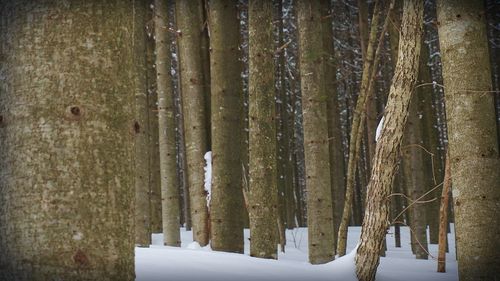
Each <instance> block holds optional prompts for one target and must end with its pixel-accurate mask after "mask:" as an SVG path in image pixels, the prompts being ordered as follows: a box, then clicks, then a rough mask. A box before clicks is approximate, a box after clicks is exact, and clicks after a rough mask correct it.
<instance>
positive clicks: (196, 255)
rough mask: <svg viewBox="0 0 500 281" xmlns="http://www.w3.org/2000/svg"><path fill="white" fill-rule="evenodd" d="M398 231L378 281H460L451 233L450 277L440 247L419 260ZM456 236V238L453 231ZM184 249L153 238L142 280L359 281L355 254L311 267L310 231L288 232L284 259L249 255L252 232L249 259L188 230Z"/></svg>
mask: <svg viewBox="0 0 500 281" xmlns="http://www.w3.org/2000/svg"><path fill="white" fill-rule="evenodd" d="M360 230H361V228H360V227H350V228H349V239H348V247H347V250H348V252H349V251H352V250H353V249H354V247H356V244H357V242H358V238H359V235H360ZM392 231H393V229H391V231H389V233H388V234H387V247H388V250H387V254H386V257H382V258H381V264H380V266H379V270H378V272H377V277H376V279H377V281H400V280H404V281H438V280H439V281H455V280H458V273H457V262H456V258H455V239H454V236H453V234H448V238H449V249H450V252H449V253H448V254H447V255H446V269H447V272H446V273H437V272H436V268H437V260H436V259H437V245H430V246H429V252H430V254H431V255H432V256H434V258H433V257H430V256H429V259H428V260H417V259H415V257H414V255H413V254H412V253H411V248H410V247H411V246H410V235H409V229H408V228H407V227H401V245H402V247H401V248H396V247H395V246H394V236H393V234H392V233H393V232H392ZM451 233H454V230H453V228H452V231H451ZM181 236H182V247H181V248H175V247H165V246H162V245H163V237H162V235H161V234H153V245H152V246H151V247H150V248H136V261H135V263H136V275H137V279H136V280H137V281H165V280H168V281H178V280H179V281H261V280H265V281H278V280H287V281H295V280H297V281H299V280H300V281H316V280H325V281H326V280H328V281H332V280H333V281H357V279H356V277H355V276H356V275H355V266H354V253H353V252H351V253H350V254H348V255H346V256H344V257H342V258H337V259H335V261H333V262H330V263H327V264H324V265H311V264H309V263H308V262H307V228H298V229H294V230H287V233H286V236H287V245H286V248H285V250H286V251H285V253H280V254H279V258H278V260H265V259H258V258H253V257H250V256H249V255H248V253H249V246H250V245H249V240H248V237H249V232H248V229H246V230H245V254H244V255H241V254H233V253H224V252H216V251H212V250H211V249H210V247H209V246H207V247H203V248H201V247H199V245H198V244H197V243H193V240H192V234H191V232H190V231H185V230H184V229H182V231H181Z"/></svg>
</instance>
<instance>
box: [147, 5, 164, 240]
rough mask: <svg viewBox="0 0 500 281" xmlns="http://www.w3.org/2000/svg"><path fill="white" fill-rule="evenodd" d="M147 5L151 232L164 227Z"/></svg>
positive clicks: (150, 11)
mask: <svg viewBox="0 0 500 281" xmlns="http://www.w3.org/2000/svg"><path fill="white" fill-rule="evenodd" d="M144 2H145V5H146V11H147V13H146V30H147V32H148V36H147V38H146V79H147V81H146V82H147V93H148V107H149V110H148V122H149V189H150V193H151V232H153V233H159V232H162V231H163V228H162V207H161V204H162V201H161V174H160V143H159V139H160V136H159V129H158V92H157V88H156V70H155V59H156V58H155V40H154V38H153V36H154V34H153V33H154V19H153V15H154V11H153V10H154V9H151V5H154V0H148V1H144Z"/></svg>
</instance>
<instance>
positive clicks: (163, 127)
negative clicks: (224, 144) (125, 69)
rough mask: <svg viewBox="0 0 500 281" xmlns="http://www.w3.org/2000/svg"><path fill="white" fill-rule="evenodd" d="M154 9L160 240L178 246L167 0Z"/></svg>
mask: <svg viewBox="0 0 500 281" xmlns="http://www.w3.org/2000/svg"><path fill="white" fill-rule="evenodd" d="M154 9H155V10H154V11H155V15H154V23H155V40H156V79H157V80H156V81H157V82H156V84H157V87H158V124H159V130H160V132H159V137H160V139H159V143H160V173H161V195H162V196H161V198H162V217H163V220H162V225H163V241H164V244H165V245H167V246H180V245H181V239H180V230H179V220H180V219H179V216H180V206H179V186H178V183H179V178H178V174H177V162H176V156H177V150H176V144H175V114H174V112H175V105H174V94H173V91H172V90H173V89H172V79H171V77H170V75H171V74H170V67H171V63H170V62H171V59H170V49H169V47H170V46H169V45H170V44H169V40H168V38H167V35H168V34H167V26H168V24H167V23H168V22H167V18H168V13H167V0H155V5H154Z"/></svg>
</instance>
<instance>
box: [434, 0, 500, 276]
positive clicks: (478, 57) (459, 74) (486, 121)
mask: <svg viewBox="0 0 500 281" xmlns="http://www.w3.org/2000/svg"><path fill="white" fill-rule="evenodd" d="M437 14H438V21H439V25H438V32H439V44H440V47H441V56H442V61H443V82H444V87H445V88H444V91H445V100H446V118H447V125H448V149H449V157H450V168H451V179H452V182H453V192H452V196H453V204H454V213H455V224H456V225H455V227H456V228H455V235H456V243H457V259H458V274H459V278H460V280H461V281H464V280H494V279H495V278H498V276H500V251H498V249H500V239H498V237H500V216H499V215H498V214H499V213H500V204H499V203H498V202H499V201H500V168H499V167H500V162H499V161H500V160H499V151H498V139H497V128H496V124H495V108H494V105H493V93H491V92H488V91H491V87H492V85H491V66H490V61H489V55H488V41H487V36H486V24H485V10H484V7H483V2H482V1H466V0H461V1H438V2H437Z"/></svg>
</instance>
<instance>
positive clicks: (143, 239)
mask: <svg viewBox="0 0 500 281" xmlns="http://www.w3.org/2000/svg"><path fill="white" fill-rule="evenodd" d="M142 5H143V6H144V7H143V8H145V7H146V4H145V3H144V4H142ZM141 11H142V12H143V13H142V14H141V17H142V21H138V22H137V24H139V25H140V26H142V27H144V23H145V18H146V13H145V10H144V9H141ZM134 37H135V38H134V40H136V41H135V44H136V45H137V46H138V48H140V50H141V55H140V56H138V57H137V58H135V61H136V62H137V66H138V67H139V68H140V71H141V74H140V75H139V76H138V79H141V80H142V81H141V87H144V88H140V89H136V92H135V124H134V126H135V130H136V134H135V243H136V245H137V246H139V247H149V245H150V244H151V215H152V214H151V190H150V186H149V175H150V174H149V172H150V165H149V164H150V145H149V132H150V128H149V119H148V114H149V104H148V93H147V85H146V83H147V79H146V78H147V76H146V71H147V69H146V38H147V36H146V33H145V32H141V33H136V34H135V36H134Z"/></svg>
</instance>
